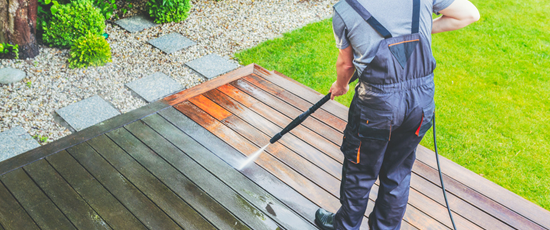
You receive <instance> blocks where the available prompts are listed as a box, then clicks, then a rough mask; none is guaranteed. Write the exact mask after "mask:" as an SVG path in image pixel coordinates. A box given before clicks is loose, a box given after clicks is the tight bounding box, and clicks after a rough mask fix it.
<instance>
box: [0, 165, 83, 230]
mask: <svg viewBox="0 0 550 230" xmlns="http://www.w3.org/2000/svg"><path fill="white" fill-rule="evenodd" d="M0 179H1V180H2V182H3V183H4V185H6V187H7V188H8V189H9V191H10V192H11V193H12V194H13V196H14V197H15V198H16V199H17V201H18V202H19V203H20V204H21V206H23V208H24V209H25V210H26V211H27V213H28V214H29V215H30V216H31V217H32V219H33V220H34V222H35V223H36V224H37V225H38V226H39V227H40V229H76V228H75V226H74V225H73V224H72V223H71V221H69V220H68V219H67V217H66V216H65V215H64V214H63V213H62V212H61V211H60V210H59V209H58V208H57V207H56V206H55V204H54V203H53V202H52V201H51V200H50V199H49V198H48V197H47V196H46V194H44V193H43V192H42V191H41V190H40V188H39V187H38V186H36V184H35V183H34V181H33V180H32V179H31V178H30V177H29V176H28V175H27V173H26V172H25V171H24V170H23V169H17V170H15V171H13V172H11V173H8V174H5V175H3V176H2V177H1V178H0Z"/></svg>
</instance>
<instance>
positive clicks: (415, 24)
mask: <svg viewBox="0 0 550 230" xmlns="http://www.w3.org/2000/svg"><path fill="white" fill-rule="evenodd" d="M419 27H420V0H413V17H412V28H411V33H413V34H415V33H418V28H419Z"/></svg>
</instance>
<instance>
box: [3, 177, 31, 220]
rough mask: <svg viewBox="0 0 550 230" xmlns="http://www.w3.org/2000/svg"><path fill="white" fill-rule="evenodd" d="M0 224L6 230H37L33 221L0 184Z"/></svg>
mask: <svg viewBox="0 0 550 230" xmlns="http://www.w3.org/2000/svg"><path fill="white" fill-rule="evenodd" d="M0 223H2V226H3V227H5V228H6V229H29V230H34V229H39V228H38V226H36V224H35V223H34V220H33V219H32V218H31V217H30V216H29V215H28V214H27V212H26V211H25V209H23V207H21V205H20V204H19V202H17V200H15V197H13V196H12V195H11V194H10V192H9V191H8V189H7V188H6V187H4V184H3V183H1V182H0Z"/></svg>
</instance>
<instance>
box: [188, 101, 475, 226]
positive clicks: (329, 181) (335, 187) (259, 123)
mask: <svg viewBox="0 0 550 230" xmlns="http://www.w3.org/2000/svg"><path fill="white" fill-rule="evenodd" d="M210 92H212V91H210ZM204 95H207V96H208V95H209V93H205V94H204ZM217 99H218V101H223V97H218V98H217ZM189 101H190V102H191V103H193V104H194V105H196V106H198V107H199V108H201V109H202V110H203V111H205V112H207V113H209V114H210V115H212V116H214V117H216V118H217V119H218V120H219V121H220V122H223V123H224V124H225V125H226V126H228V127H230V128H231V129H233V130H234V131H235V132H237V133H239V134H241V135H243V136H245V138H247V139H248V140H250V141H251V142H253V143H255V144H256V145H260V143H264V142H265V143H267V142H268V141H269V138H270V137H269V136H266V135H265V134H263V133H261V132H258V131H256V129H255V128H254V127H256V128H257V129H261V128H262V127H264V126H265V124H270V122H269V121H267V120H257V118H255V117H253V118H252V119H247V121H248V122H249V123H250V124H252V126H251V125H250V124H248V123H245V122H244V121H242V120H240V119H236V117H234V116H223V117H217V116H216V114H226V115H228V114H231V113H230V112H229V111H225V110H223V108H220V107H219V105H218V104H214V103H213V102H212V101H210V100H208V99H206V98H205V97H204V96H202V95H199V96H196V97H194V98H190V99H189ZM226 107H229V108H235V107H236V106H234V105H231V103H230V105H228V106H226ZM248 118H250V117H248ZM278 131H279V129H277V128H275V129H274V130H273V129H272V130H269V131H268V132H271V135H274V134H275V133H276V132H278ZM277 147H280V145H278V143H275V144H272V145H270V146H269V147H268V148H267V149H266V151H267V152H269V153H271V154H272V155H274V156H275V157H276V158H278V159H281V160H282V161H283V162H285V163H287V164H288V165H291V164H296V166H294V167H292V168H293V169H295V170H296V171H297V172H299V173H300V174H302V175H304V176H305V177H307V178H308V179H310V180H312V181H313V182H315V183H316V184H318V185H319V186H320V187H322V188H324V189H325V190H327V191H329V192H330V193H331V194H332V195H333V196H335V197H339V185H340V181H339V178H338V179H336V178H330V177H328V176H326V175H325V176H323V173H319V172H312V171H311V169H312V168H314V167H315V166H311V165H308V162H305V161H304V160H303V159H290V160H286V161H285V158H288V156H289V155H290V154H289V151H288V150H286V151H285V150H281V148H277ZM294 151H295V152H304V151H303V150H300V149H296V150H294ZM331 163H332V164H333V165H336V166H340V168H341V165H339V164H338V163H337V162H335V161H333V162H331ZM300 166H302V167H300ZM303 168H308V169H310V170H303ZM415 195H417V196H418V197H419V198H424V197H422V196H421V195H419V194H415V193H414V192H413V194H412V196H415ZM370 198H371V200H372V201H374V200H375V199H376V195H375V193H373V194H371V196H370ZM426 202H432V203H434V202H433V201H430V200H426V199H419V200H418V201H417V200H412V202H411V204H412V205H413V206H415V205H416V207H418V208H419V209H420V210H424V209H423V207H425V206H426V205H430V204H425V203H426ZM436 207H437V206H436ZM429 208H430V211H431V212H429V213H431V214H432V215H435V216H438V215H440V213H439V212H437V210H440V209H441V208H443V206H441V208H439V209H437V208H434V206H429ZM414 210H415V209H412V210H409V212H411V213H409V214H410V215H415V214H416V213H415V212H414ZM457 220H458V221H457V222H458V225H459V226H461V227H465V228H466V229H476V226H474V225H472V224H471V223H469V222H468V221H467V220H464V219H463V218H461V217H457ZM445 224H447V226H448V227H451V226H452V225H451V223H450V222H448V223H445Z"/></svg>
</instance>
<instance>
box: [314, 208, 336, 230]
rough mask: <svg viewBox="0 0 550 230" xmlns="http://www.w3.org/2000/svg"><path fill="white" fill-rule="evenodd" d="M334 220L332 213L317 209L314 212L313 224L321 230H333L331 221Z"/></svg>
mask: <svg viewBox="0 0 550 230" xmlns="http://www.w3.org/2000/svg"><path fill="white" fill-rule="evenodd" d="M333 220H334V213H332V212H329V211H327V210H324V209H322V208H320V209H317V212H315V224H317V227H319V228H320V229H322V230H334V225H332V221H333Z"/></svg>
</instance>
